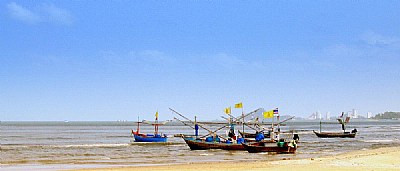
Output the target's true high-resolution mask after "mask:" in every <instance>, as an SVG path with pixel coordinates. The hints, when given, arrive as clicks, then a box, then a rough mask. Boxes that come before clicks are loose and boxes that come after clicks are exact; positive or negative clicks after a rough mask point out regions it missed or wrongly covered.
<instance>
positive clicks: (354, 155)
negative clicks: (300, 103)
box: [70, 147, 400, 171]
mask: <svg viewBox="0 0 400 171" xmlns="http://www.w3.org/2000/svg"><path fill="white" fill-rule="evenodd" d="M398 156H400V147H384V148H378V149H366V150H358V151H352V152H347V153H342V154H339V155H333V156H324V157H318V158H306V159H290V158H285V159H283V160H276V161H268V160H263V161H252V162H244V161H241V162H232V161H227V162H192V163H187V164H171V165H154V166H136V167H135V166H128V167H106V168H86V169H73V170H70V171H105V170H113V171H129V170H137V169H140V170H147V171H162V170H169V171H175V170H176V171H177V170H189V171H197V170H227V171H237V170H279V171H282V170H300V171H302V170H304V171H306V170H307V171H309V170H328V171H332V170H360V171H361V170H385V171H386V170H400V162H399V160H398Z"/></svg>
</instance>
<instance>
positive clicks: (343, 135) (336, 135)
mask: <svg viewBox="0 0 400 171" xmlns="http://www.w3.org/2000/svg"><path fill="white" fill-rule="evenodd" d="M313 132H314V134H315V135H317V137H320V138H355V137H356V133H357V129H353V130H352V131H351V132H316V131H314V130H313Z"/></svg>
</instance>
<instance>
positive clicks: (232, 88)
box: [0, 0, 400, 121]
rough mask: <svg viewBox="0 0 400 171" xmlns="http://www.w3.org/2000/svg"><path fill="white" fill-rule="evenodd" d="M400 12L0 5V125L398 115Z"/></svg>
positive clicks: (348, 6) (381, 5) (393, 6)
mask: <svg viewBox="0 0 400 171" xmlns="http://www.w3.org/2000/svg"><path fill="white" fill-rule="evenodd" d="M399 7H400V2H399V1H363V3H360V2H358V1H357V2H352V1H283V2H282V1H251V2H246V3H244V2H240V1H234V2H232V1H51V0H46V1H40V0H38V1H1V2H0V9H1V10H0V83H1V84H0V114H1V116H0V120H16V121H19V120H44V121H47V120H136V118H137V116H140V117H141V118H143V119H149V120H150V119H153V118H154V113H155V111H157V110H158V111H159V113H160V119H162V120H165V119H171V118H173V117H174V115H173V114H172V112H171V111H169V110H168V107H171V108H174V109H175V110H177V111H179V112H181V113H184V114H186V115H187V116H189V117H193V116H194V115H197V116H198V117H199V118H200V119H202V120H210V119H220V116H221V115H224V114H223V109H224V108H225V107H229V106H233V105H234V104H235V103H238V102H243V106H244V111H245V112H246V111H247V112H249V111H251V110H254V109H256V108H259V107H263V108H265V109H273V108H275V107H279V109H280V113H281V114H288V115H296V116H301V117H307V116H309V115H310V114H312V113H313V112H316V111H320V112H322V113H326V112H331V115H332V116H336V115H339V113H340V112H342V111H350V110H352V109H357V110H358V111H359V114H362V115H365V114H366V113H367V112H372V113H373V114H376V113H378V112H384V111H400V88H399V87H400V86H399V85H400V67H399V66H400V19H399V16H400V9H399ZM240 113H241V111H240V110H238V109H236V110H233V114H234V115H239V114H240Z"/></svg>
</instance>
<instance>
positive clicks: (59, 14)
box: [42, 5, 73, 25]
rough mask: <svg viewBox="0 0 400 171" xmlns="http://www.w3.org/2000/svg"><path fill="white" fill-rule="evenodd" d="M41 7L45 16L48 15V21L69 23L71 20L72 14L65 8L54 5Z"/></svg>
mask: <svg viewBox="0 0 400 171" xmlns="http://www.w3.org/2000/svg"><path fill="white" fill-rule="evenodd" d="M42 9H43V11H44V12H45V16H47V17H48V21H49V22H53V23H58V24H62V25H71V24H72V22H73V19H72V15H71V14H70V13H69V12H68V11H67V10H64V9H61V8H58V7H56V6H54V5H43V7H42Z"/></svg>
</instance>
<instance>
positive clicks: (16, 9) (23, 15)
mask: <svg viewBox="0 0 400 171" xmlns="http://www.w3.org/2000/svg"><path fill="white" fill-rule="evenodd" d="M7 8H8V11H9V12H10V14H11V16H12V17H14V18H15V19H18V20H21V21H23V22H26V23H30V24H35V23H38V22H40V21H41V19H40V16H39V15H38V14H36V13H34V12H32V11H31V10H29V9H27V8H24V7H22V6H20V5H18V4H17V3H15V2H11V3H9V4H7Z"/></svg>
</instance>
